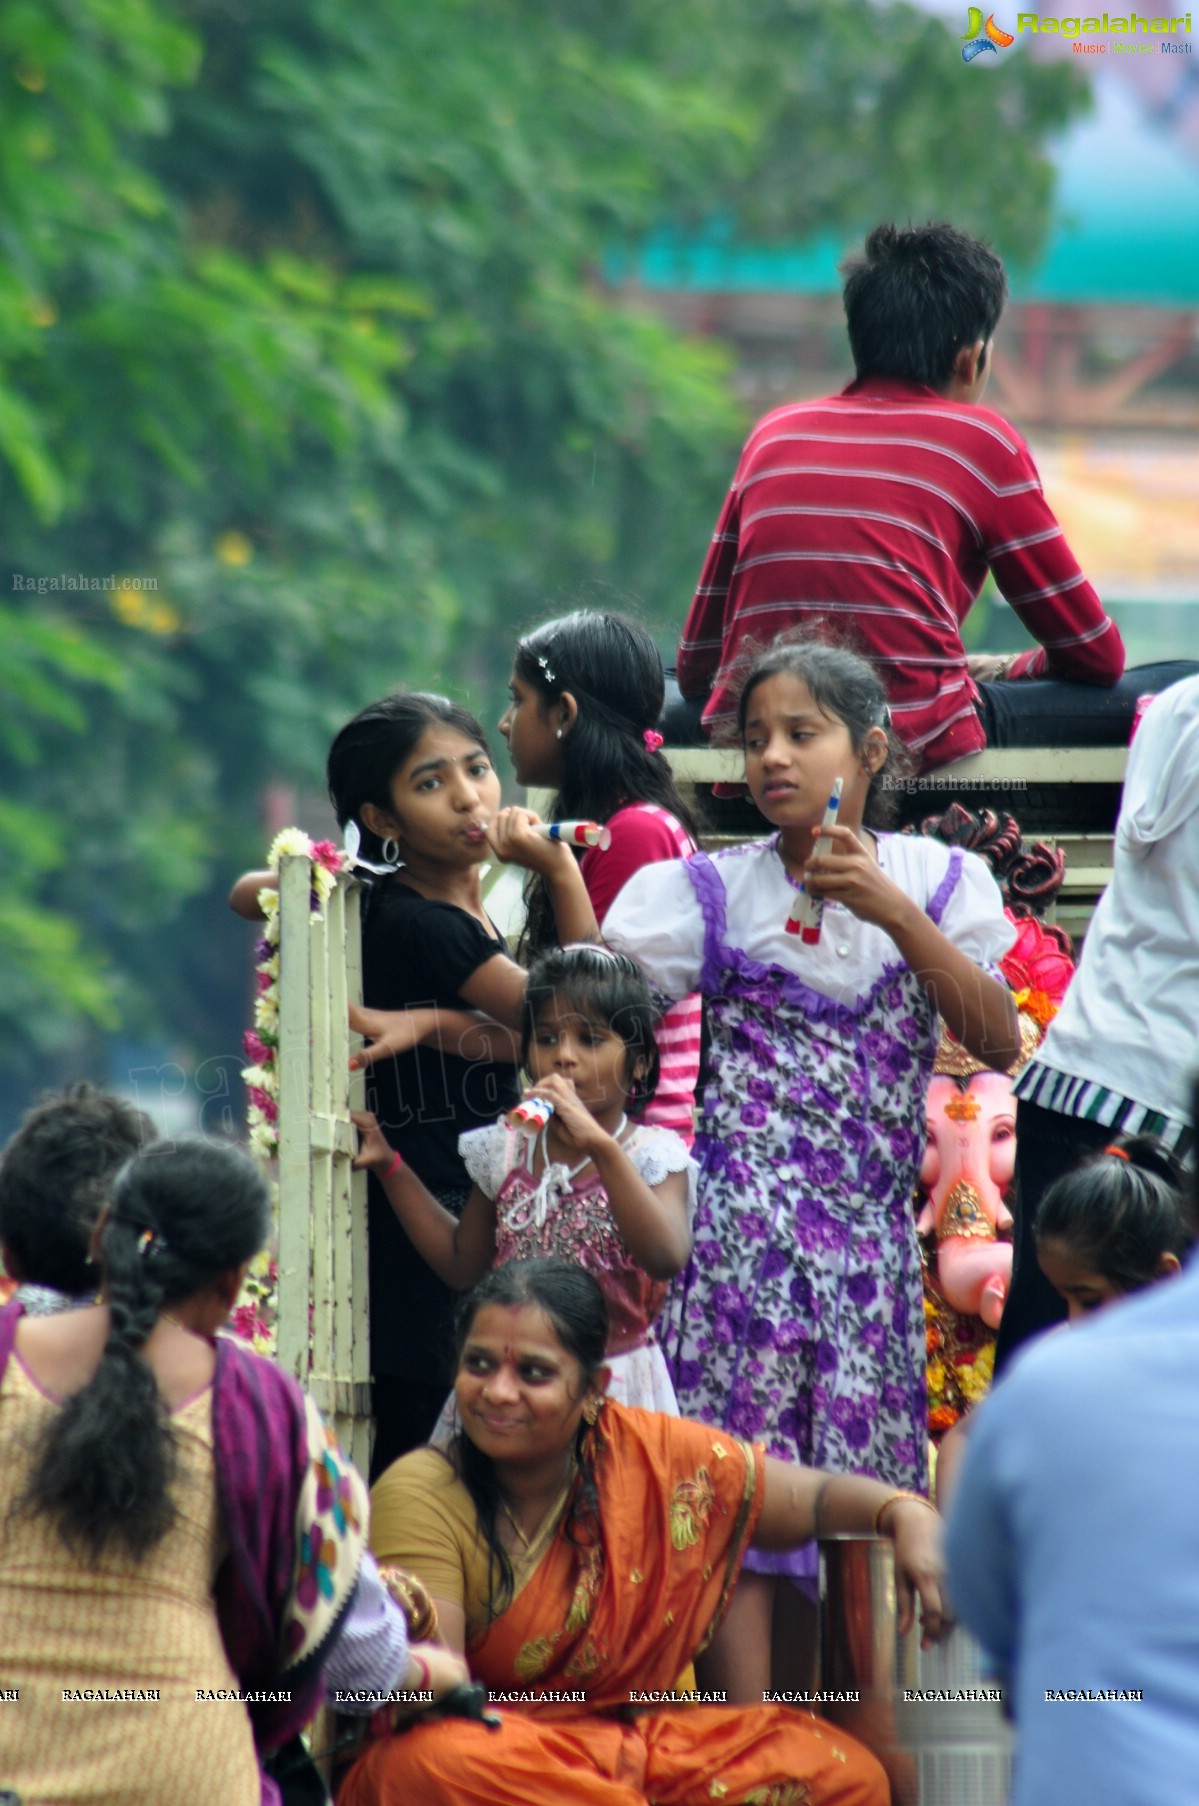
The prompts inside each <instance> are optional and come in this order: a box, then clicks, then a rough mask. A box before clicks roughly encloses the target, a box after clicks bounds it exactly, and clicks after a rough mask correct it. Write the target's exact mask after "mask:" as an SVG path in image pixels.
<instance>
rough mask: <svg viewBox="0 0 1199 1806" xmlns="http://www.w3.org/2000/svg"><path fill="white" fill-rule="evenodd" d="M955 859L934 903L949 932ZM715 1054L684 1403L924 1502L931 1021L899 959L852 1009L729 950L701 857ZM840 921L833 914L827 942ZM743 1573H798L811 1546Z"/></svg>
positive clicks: (678, 1303)
mask: <svg viewBox="0 0 1199 1806" xmlns="http://www.w3.org/2000/svg"><path fill="white" fill-rule="evenodd" d="M960 865H961V855H960V853H956V854H955V856H954V857H953V858H951V861H950V865H949V870H948V872H947V874H946V877H945V879H944V881H943V883H942V884H941V885H940V886H939V887H938V890H937V892H936V894H935V895H934V896H933V897H932V899H931V901H930V903H929V904H928V914H929V915H930V916H931V918H932V920H933V921H934V922H939V921H940V917H941V913H942V911H943V909H944V906H945V903H946V901H947V900H948V898H949V896H950V894H951V893H952V891H953V889H954V887H955V885H956V883H957V878H958V871H959V869H960ZM686 871H687V876H688V878H689V880H690V882H691V884H692V885H693V886H694V889H695V893H696V896H697V897H698V900H699V903H700V907H701V909H702V912H703V922H704V966H703V978H702V989H703V991H704V994H705V996H706V997H707V998H708V999H709V1007H710V1012H711V1033H712V1054H711V1060H710V1069H711V1070H710V1076H709V1080H708V1084H707V1087H706V1090H705V1093H704V1098H703V1107H702V1115H701V1123H700V1132H699V1135H698V1136H697V1138H696V1142H695V1146H694V1149H693V1154H694V1157H695V1158H696V1160H697V1161H698V1162H699V1167H700V1187H699V1208H698V1213H697V1217H696V1226H695V1241H694V1248H693V1254H692V1260H691V1264H690V1266H689V1268H688V1270H687V1272H686V1274H685V1275H684V1277H683V1280H682V1281H681V1282H680V1283H679V1285H678V1287H677V1288H676V1296H675V1299H674V1302H673V1313H672V1314H673V1317H674V1323H673V1328H672V1334H671V1343H672V1346H671V1349H670V1353H671V1354H672V1356H673V1360H672V1367H673V1371H674V1378H675V1386H676V1389H677V1392H678V1398H679V1408H680V1410H681V1411H682V1413H683V1415H684V1416H685V1417H697V1418H700V1419H702V1420H703V1421H704V1422H706V1423H711V1424H715V1425H718V1426H719V1427H720V1428H722V1429H726V1430H729V1431H731V1432H733V1433H735V1434H737V1435H740V1436H745V1437H748V1438H752V1439H753V1440H755V1441H761V1442H764V1443H765V1444H766V1448H767V1450H768V1452H769V1453H770V1454H772V1455H777V1456H779V1457H780V1458H782V1459H783V1460H787V1461H798V1462H803V1463H804V1464H806V1465H809V1466H814V1467H827V1468H832V1469H834V1470H835V1471H839V1472H853V1473H860V1474H869V1475H873V1476H875V1477H877V1478H879V1479H882V1480H886V1481H888V1482H891V1483H893V1484H894V1485H896V1486H903V1487H912V1488H918V1489H920V1490H925V1489H926V1486H927V1471H926V1454H925V1435H926V1423H927V1401H926V1396H925V1381H924V1302H923V1291H922V1286H921V1277H920V1255H919V1250H918V1247H917V1242H916V1231H915V1223H914V1218H913V1213H912V1196H913V1188H914V1185H915V1181H916V1175H917V1171H918V1168H919V1165H920V1161H921V1157H922V1155H923V1151H924V1141H923V1123H924V1096H925V1092H926V1089H927V1085H928V1078H929V1073H930V1072H931V1069H932V1062H933V1054H934V1051H935V1047H936V1030H937V1024H936V1019H935V1016H934V1012H933V1010H932V1007H931V1005H930V1004H929V1001H928V998H927V996H926V994H925V992H924V990H923V988H922V986H921V985H920V984H919V982H918V981H917V979H916V978H915V976H914V975H913V974H912V972H911V971H909V969H908V968H907V967H906V966H905V965H903V964H902V963H901V962H900V961H899V960H898V957H897V959H896V963H895V964H894V965H893V966H890V967H887V968H885V969H884V970H883V972H882V974H881V976H879V977H878V978H877V979H876V980H875V982H874V983H873V984H872V985H871V986H870V987H869V989H868V990H867V991H866V992H865V994H864V995H861V996H853V997H850V996H849V995H848V994H847V993H843V995H842V996H841V997H840V998H834V997H830V996H827V995H825V994H824V993H823V992H821V991H817V990H814V989H812V988H811V987H810V986H808V985H807V984H805V983H804V982H803V980H802V979H800V978H799V977H798V976H796V974H795V973H794V972H790V971H787V970H785V969H783V968H782V967H780V966H774V965H768V964H763V963H761V962H760V961H758V960H756V959H753V958H751V957H750V956H749V955H748V954H746V953H745V952H744V951H742V950H740V949H738V948H736V947H732V946H730V945H729V944H728V940H727V938H726V921H725V908H726V899H725V889H724V884H723V882H722V879H721V876H720V872H719V870H718V869H717V866H716V865H715V864H714V863H713V862H712V861H711V860H710V859H708V858H707V857H706V856H704V855H703V854H700V855H699V856H697V857H696V858H694V859H692V860H691V861H689V863H688V865H687V867H686ZM828 924H829V917H828V914H827V913H826V932H828V931H829V929H828ZM750 1555H751V1556H752V1557H753V1559H752V1561H750V1564H749V1565H750V1566H752V1567H756V1568H758V1569H762V1570H767V1571H770V1572H787V1573H792V1574H796V1575H802V1574H810V1573H811V1572H813V1569H814V1561H813V1555H812V1552H811V1551H810V1550H806V1551H802V1550H801V1551H799V1552H797V1553H796V1554H793V1555H786V1556H768V1555H760V1554H758V1553H757V1552H756V1551H750Z"/></svg>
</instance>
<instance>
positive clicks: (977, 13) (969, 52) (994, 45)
mask: <svg viewBox="0 0 1199 1806" xmlns="http://www.w3.org/2000/svg"><path fill="white" fill-rule="evenodd" d="M962 37H963V39H966V38H969V39H970V42H969V43H963V46H962V61H963V62H964V63H972V62H973V61H974V59H975V57H976V56H981V54H982V52H983V51H984V50H989V51H990V52H991V55H992V56H994V55H995V54H996V53H997V51H999V50H1006V49H1007V47H1008V45H1009V44H1014V43H1015V42H1016V40H1015V38H1014V37H1013V36H1012V34H1011V32H1010V31H1004V30H1003V29H1002V27H1000V26H998V25H996V23H995V14H994V13H992V14H991V16H990V18H989V19H988V20H987V22H986V24H985V25H984V24H983V9H982V7H981V6H972V7H971V8H970V16H969V18H968V19H967V21H966V29H965V31H964V32H963V33H962Z"/></svg>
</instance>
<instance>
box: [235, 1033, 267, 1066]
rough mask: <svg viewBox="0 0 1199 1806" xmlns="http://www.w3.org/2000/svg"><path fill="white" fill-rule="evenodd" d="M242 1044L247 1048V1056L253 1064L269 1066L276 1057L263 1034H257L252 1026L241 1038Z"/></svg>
mask: <svg viewBox="0 0 1199 1806" xmlns="http://www.w3.org/2000/svg"><path fill="white" fill-rule="evenodd" d="M241 1044H242V1046H243V1047H244V1048H245V1050H246V1058H247V1059H248V1060H249V1062H250V1064H251V1065H252V1066H269V1065H270V1063H271V1060H272V1059H273V1058H274V1055H273V1053H272V1050H271V1049H270V1048H269V1047H268V1046H267V1044H266V1042H265V1041H264V1040H263V1039H262V1036H261V1035H256V1034H255V1033H254V1030H253V1029H252V1028H248V1029H247V1030H246V1032H245V1034H244V1035H243V1036H242V1038H241Z"/></svg>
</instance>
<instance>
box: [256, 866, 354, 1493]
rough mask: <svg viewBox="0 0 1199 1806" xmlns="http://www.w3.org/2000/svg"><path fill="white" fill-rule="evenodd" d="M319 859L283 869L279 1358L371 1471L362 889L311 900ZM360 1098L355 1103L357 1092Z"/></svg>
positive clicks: (343, 878) (342, 881) (341, 883)
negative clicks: (355, 1058) (360, 1005)
mask: <svg viewBox="0 0 1199 1806" xmlns="http://www.w3.org/2000/svg"><path fill="white" fill-rule="evenodd" d="M311 884H312V865H311V861H310V860H308V859H306V858H303V857H301V856H298V855H289V856H287V857H285V858H283V859H282V860H281V861H280V866H279V959H280V968H279V1286H278V1327H277V1358H278V1360H279V1363H280V1365H281V1366H282V1367H284V1368H285V1369H286V1370H287V1372H289V1373H291V1374H293V1375H294V1376H295V1378H296V1379H297V1380H298V1381H299V1382H300V1384H301V1385H302V1386H304V1387H305V1388H306V1390H307V1391H308V1392H309V1393H310V1394H311V1396H312V1398H313V1400H314V1402H315V1403H316V1404H317V1405H318V1406H319V1407H320V1409H321V1410H322V1411H323V1412H324V1414H325V1416H326V1417H327V1418H328V1419H329V1421H330V1423H331V1425H332V1426H333V1428H334V1430H335V1432H336V1435H337V1439H338V1441H339V1442H340V1443H341V1446H342V1448H343V1449H344V1450H345V1452H346V1453H347V1454H348V1455H349V1456H350V1458H351V1459H352V1460H353V1462H354V1464H355V1466H356V1467H357V1468H358V1469H359V1471H360V1472H361V1473H363V1474H366V1473H367V1472H368V1471H369V1467H370V1441H371V1413H370V1303H369V1292H368V1283H367V1263H366V1176H365V1174H363V1173H354V1172H351V1170H350V1163H351V1161H352V1159H353V1156H354V1152H355V1148H356V1135H355V1131H354V1126H353V1124H352V1123H351V1122H350V1117H349V1112H350V1109H351V1107H357V1106H358V1103H359V1102H360V1100H361V1095H362V1078H361V1075H351V1073H350V1070H349V1063H350V1029H349V1020H348V1005H349V1003H350V1002H351V1001H353V1002H358V1001H360V998H361V970H362V961H361V949H360V934H359V922H358V894H359V887H358V885H357V883H356V882H355V880H354V879H353V878H351V877H349V876H348V875H347V874H345V873H342V874H340V875H339V877H338V879H337V882H336V885H335V888H334V889H333V891H332V894H331V895H330V897H329V900H328V902H327V904H326V906H325V908H324V910H323V911H320V912H316V911H314V910H313V909H312V907H311V896H310V893H311ZM352 1093H353V1094H354V1095H353V1102H352V1103H351V1094H352Z"/></svg>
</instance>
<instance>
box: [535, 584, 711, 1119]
mask: <svg viewBox="0 0 1199 1806" xmlns="http://www.w3.org/2000/svg"><path fill="white" fill-rule="evenodd" d="M509 691H510V694H511V698H512V700H511V702H510V704H509V706H508V708H507V710H506V711H505V713H504V715H503V717H502V719H501V721H500V732H501V734H503V736H504V738H505V739H506V740H507V742H508V752H509V755H510V756H511V759H512V764H513V767H514V768H515V772H516V778H517V782H518V783H521V784H524V785H527V786H529V787H531V788H534V789H544V790H554V791H556V792H557V796H556V799H555V802H554V805H553V808H552V811H551V818H552V819H553V820H555V821H567V820H588V821H598V822H603V823H605V824H606V826H607V828H608V832H609V834H610V836H611V843H610V845H609V846H608V847H607V848H605V849H601V848H599V847H591V848H589V849H588V851H587V852H586V853H584V855H583V859H582V872H583V882H584V883H585V884H586V886H587V892H588V895H589V896H590V898H591V905H592V908H593V909H594V911H595V916H596V920H597V922H598V923H599V925H600V927H601V929H602V927H603V923H604V917H605V916H606V915H607V913H608V910H609V908H610V907H611V905H612V904H613V903H614V902H615V900H616V897H617V896H618V894H619V892H620V891H621V890H622V889H623V887H624V885H625V883H626V882H627V880H628V879H629V878H631V877H632V876H633V874H634V873H635V872H638V871H640V870H641V868H642V867H643V866H646V865H652V864H654V863H655V862H657V861H658V860H663V859H679V858H683V859H687V858H690V856H691V854H692V853H694V852H695V851H696V842H697V837H696V833H695V826H694V823H693V821H692V819H691V815H690V812H689V811H688V809H687V805H686V804H685V803H684V801H683V799H682V797H681V796H680V795H679V792H678V790H677V788H676V786H675V782H674V779H673V777H672V776H671V772H670V767H669V766H668V764H667V763H666V760H665V759H663V758H662V757H661V755H660V753H659V751H658V749H659V747H660V746H661V744H662V737H661V735H660V734H659V733H658V731H657V728H656V726H655V723H656V722H657V720H658V717H659V715H660V713H661V710H662V699H663V693H664V679H663V676H662V661H661V659H660V658H659V657H658V650H657V647H656V646H655V645H654V642H653V640H652V639H651V638H650V636H649V634H648V633H647V632H646V631H645V629H644V628H643V627H641V626H639V625H638V623H637V622H636V621H632V620H629V619H628V618H627V617H626V616H624V615H619V614H607V613H605V614H601V613H598V612H596V611H593V610H591V609H580V610H578V611H577V612H576V613H574V614H570V615H564V616H563V617H562V619H561V620H558V621H547V622H546V623H545V625H544V626H541V627H537V628H535V629H534V630H533V632H532V633H529V634H526V635H525V636H524V638H523V639H521V640H520V641H519V642H518V644H517V647H516V653H515V656H514V658H513V661H512V677H511V680H510V683H509ZM526 898H527V903H528V920H527V925H526V928H525V939H524V949H523V950H524V951H525V952H526V954H527V955H536V954H540V953H543V952H545V951H546V950H547V949H548V948H549V947H551V946H553V945H554V944H555V942H556V940H557V934H556V930H555V926H554V917H553V911H552V909H551V907H550V901H549V897H548V894H547V892H546V890H545V886H544V884H543V882H542V880H541V879H540V877H538V876H537V874H536V873H531V875H530V880H529V884H528V887H527V890H526ZM701 1012H702V1004H701V1000H700V998H699V996H698V995H692V996H689V997H685V998H683V999H682V1000H681V1001H680V1002H678V1003H675V1004H673V1005H672V1006H671V1008H670V1009H669V1010H668V1011H667V1012H666V1014H665V1015H664V1016H663V1017H662V1018H661V1019H660V1021H659V1022H658V1025H657V1028H656V1029H655V1040H656V1042H657V1047H658V1058H659V1062H660V1065H661V1077H660V1079H659V1082H658V1088H657V1092H656V1094H655V1096H654V1098H653V1101H652V1102H651V1103H650V1104H649V1105H648V1106H647V1108H646V1111H645V1116H644V1119H643V1120H644V1121H645V1122H646V1123H650V1124H654V1125H656V1126H658V1127H660V1128H666V1129H673V1130H674V1132H675V1133H676V1134H677V1135H681V1136H682V1137H683V1139H684V1141H685V1142H686V1143H687V1145H688V1146H690V1145H691V1140H692V1137H693V1135H694V1126H693V1113H694V1109H695V1086H696V1080H697V1078H698V1076H699V1055H700V1025H701Z"/></svg>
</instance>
